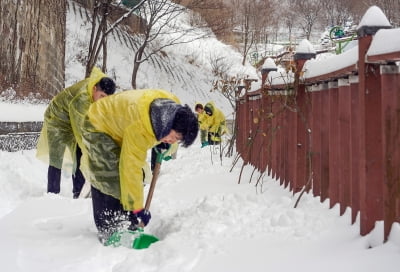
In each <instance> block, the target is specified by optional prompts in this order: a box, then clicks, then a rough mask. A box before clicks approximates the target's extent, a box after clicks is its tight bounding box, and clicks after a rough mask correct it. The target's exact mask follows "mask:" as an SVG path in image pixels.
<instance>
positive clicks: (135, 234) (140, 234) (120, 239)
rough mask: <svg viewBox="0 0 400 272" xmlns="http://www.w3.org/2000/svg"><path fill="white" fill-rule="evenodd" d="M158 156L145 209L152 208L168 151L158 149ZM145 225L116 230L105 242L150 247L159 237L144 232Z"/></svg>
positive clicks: (108, 244) (113, 244)
mask: <svg viewBox="0 0 400 272" xmlns="http://www.w3.org/2000/svg"><path fill="white" fill-rule="evenodd" d="M156 152H157V158H156V163H155V165H154V170H153V178H152V179H151V183H150V188H149V193H148V194H147V199H146V204H145V206H144V209H145V210H148V209H149V208H150V203H151V199H152V198H153V192H154V188H155V186H156V182H157V179H158V175H159V173H160V168H161V162H162V160H163V158H164V155H165V154H166V153H167V152H168V150H166V151H165V152H160V151H158V150H157V149H156ZM143 229H144V225H143V223H142V222H140V223H139V226H138V229H137V230H134V231H132V230H123V231H116V232H114V233H113V234H112V235H111V236H110V238H108V240H107V242H106V243H105V245H106V246H110V245H112V246H114V247H117V246H125V247H128V248H134V249H143V248H148V247H149V246H150V245H151V244H152V243H155V242H157V241H158V240H159V239H158V238H157V237H155V236H153V235H150V234H146V233H144V230H143Z"/></svg>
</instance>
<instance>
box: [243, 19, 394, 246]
mask: <svg viewBox="0 0 400 272" xmlns="http://www.w3.org/2000/svg"><path fill="white" fill-rule="evenodd" d="M383 28H386V27H383ZM379 29H380V28H379V27H372V29H371V27H365V28H364V27H361V28H359V30H358V46H356V47H354V49H352V50H353V53H351V51H350V50H349V53H347V54H348V55H347V56H346V55H345V53H343V56H339V55H338V56H337V58H336V59H335V58H333V59H332V61H333V60H336V61H337V60H338V59H339V60H340V58H342V59H343V62H342V64H341V65H337V66H336V67H335V68H336V69H331V70H329V71H328V72H324V71H326V70H324V69H322V73H318V71H317V73H315V71H316V70H318V68H315V67H318V65H321V63H319V62H318V61H316V60H309V61H306V59H305V58H302V55H301V54H298V55H297V58H296V55H295V63H296V71H295V72H294V76H293V80H292V81H290V80H289V81H287V82H286V83H282V82H281V81H275V82H274V80H273V76H271V73H272V72H270V73H269V75H268V77H267V78H268V79H269V81H268V79H267V80H265V83H264V82H263V83H262V88H261V89H259V90H257V91H255V92H248V93H247V94H246V95H244V96H243V97H242V98H241V99H240V100H239V101H238V102H237V110H238V111H237V118H236V121H237V132H238V133H237V145H236V146H237V150H238V152H239V154H240V155H241V157H242V159H243V160H244V162H245V163H249V164H251V165H253V166H254V167H255V168H257V169H258V170H259V171H261V172H267V173H268V174H269V175H271V176H272V177H273V178H276V179H279V180H280V182H281V184H282V185H285V186H290V187H289V188H290V189H291V190H292V191H293V193H296V192H299V191H301V190H303V189H306V190H307V191H309V192H312V193H313V194H314V195H315V196H319V197H320V199H321V202H322V201H325V200H327V199H328V200H329V205H330V207H333V206H334V205H336V204H339V205H340V214H341V215H342V214H343V213H344V212H345V209H346V208H351V211H352V221H353V222H355V220H356V217H357V215H359V219H360V220H359V221H360V234H361V235H365V234H368V233H369V232H370V231H371V230H372V229H373V228H374V226H375V223H376V222H377V221H383V223H384V237H385V240H386V239H387V238H388V236H389V233H390V230H391V227H392V225H393V223H395V222H400V68H399V62H398V61H399V60H400V49H396V48H395V49H394V50H393V49H386V50H383V51H382V50H381V51H379V50H375V51H374V50H371V49H372V48H373V47H375V48H376V46H378V45H377V44H381V45H380V46H381V48H382V46H383V48H385V42H382V40H379V39H385V37H387V36H392V35H395V34H396V35H397V34H399V35H400V33H399V32H398V31H399V30H398V29H390V30H389V29H380V30H379ZM385 31H387V33H386V34H385ZM381 33H383V34H385V35H383V36H382V35H378V34H381ZM382 44H383V45H382ZM386 44H387V43H386ZM375 52H378V53H375ZM379 52H383V53H379ZM296 54H297V53H296ZM351 54H353V55H352V56H350V55H351ZM354 56H355V60H354V61H353V62H352V61H351V58H352V57H354ZM349 59H350V60H349ZM325 61H329V59H328V60H325ZM322 64H323V63H322ZM313 65H314V66H313ZM313 67H314V68H313ZM313 69H314V72H313V71H312V70H313ZM274 73H275V75H276V74H277V72H274ZM263 79H265V77H263Z"/></svg>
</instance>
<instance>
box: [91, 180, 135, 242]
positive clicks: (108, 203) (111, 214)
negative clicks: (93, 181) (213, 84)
mask: <svg viewBox="0 0 400 272" xmlns="http://www.w3.org/2000/svg"><path fill="white" fill-rule="evenodd" d="M91 190H92V204H93V217H94V223H95V224H96V227H97V230H98V231H99V234H98V237H99V240H100V242H102V243H103V244H104V243H105V242H106V241H107V239H108V238H109V237H110V236H111V235H112V234H113V233H114V232H115V231H121V230H127V229H129V230H135V229H136V226H137V224H138V223H139V222H138V220H137V218H136V215H134V214H133V212H130V211H124V209H123V208H122V205H121V203H120V201H119V199H116V198H114V197H112V196H110V195H106V194H103V193H102V192H100V191H99V190H97V189H96V188H94V187H93V186H92V189H91Z"/></svg>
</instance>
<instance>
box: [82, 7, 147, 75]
mask: <svg viewBox="0 0 400 272" xmlns="http://www.w3.org/2000/svg"><path fill="white" fill-rule="evenodd" d="M146 1H147V0H140V1H138V3H137V5H135V6H133V7H132V8H131V9H130V10H128V11H127V12H126V13H125V14H124V15H123V16H122V17H120V18H119V19H117V20H116V21H115V22H114V23H113V24H112V25H110V26H109V27H108V25H109V24H108V17H109V15H110V12H111V10H112V4H115V0H95V1H94V2H93V16H92V28H91V34H90V42H89V50H88V56H87V63H86V76H89V74H90V72H91V71H92V69H93V66H94V65H95V64H96V62H97V60H98V58H99V55H100V52H101V51H102V55H103V63H102V70H103V71H106V70H107V35H108V34H109V33H111V31H112V30H113V29H114V28H115V27H116V26H117V25H119V24H120V23H121V22H122V21H123V20H124V19H126V18H127V17H129V16H130V15H131V14H132V13H133V12H134V11H135V10H137V9H138V8H139V7H140V6H141V5H143V3H144V2H146Z"/></svg>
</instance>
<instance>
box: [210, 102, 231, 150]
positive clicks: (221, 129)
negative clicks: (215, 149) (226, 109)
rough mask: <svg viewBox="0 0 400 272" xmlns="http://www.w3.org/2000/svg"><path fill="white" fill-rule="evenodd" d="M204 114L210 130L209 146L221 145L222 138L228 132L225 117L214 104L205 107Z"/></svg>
mask: <svg viewBox="0 0 400 272" xmlns="http://www.w3.org/2000/svg"><path fill="white" fill-rule="evenodd" d="M204 113H205V115H206V118H205V121H204V123H205V127H207V130H208V144H210V145H214V144H220V143H221V136H222V135H224V134H225V133H226V132H227V131H228V129H227V127H226V124H225V123H226V122H225V115H224V114H223V113H222V111H221V110H219V109H218V108H217V107H216V106H215V105H214V103H213V102H208V103H207V104H205V105H204Z"/></svg>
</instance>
